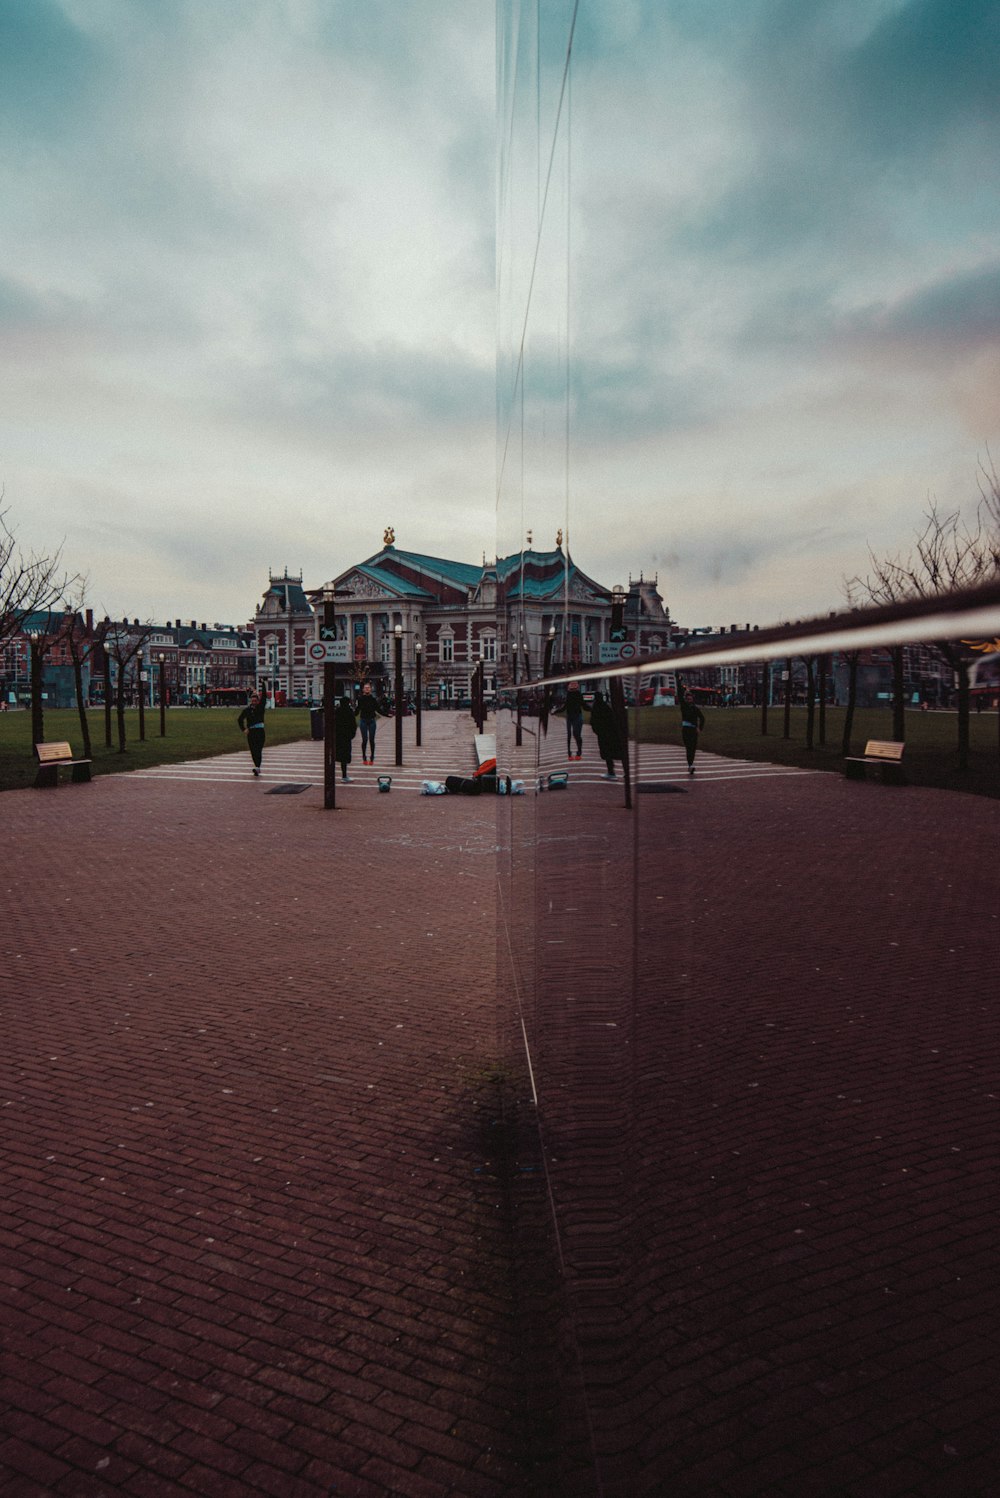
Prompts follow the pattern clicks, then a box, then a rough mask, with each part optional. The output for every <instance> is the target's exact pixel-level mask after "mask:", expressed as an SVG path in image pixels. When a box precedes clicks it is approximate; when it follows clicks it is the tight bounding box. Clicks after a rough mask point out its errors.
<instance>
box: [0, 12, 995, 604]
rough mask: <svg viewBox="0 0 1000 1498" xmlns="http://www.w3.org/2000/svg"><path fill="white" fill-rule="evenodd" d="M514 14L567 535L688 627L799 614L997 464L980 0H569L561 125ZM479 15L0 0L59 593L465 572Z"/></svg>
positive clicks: (480, 271) (29, 433)
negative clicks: (409, 562) (543, 192)
mask: <svg viewBox="0 0 1000 1498" xmlns="http://www.w3.org/2000/svg"><path fill="white" fill-rule="evenodd" d="M541 10H542V16H543V28H544V35H543V46H542V56H541V60H540V62H539V65H538V68H537V97H538V106H539V107H538V108H537V110H535V109H534V106H533V104H532V97H531V90H530V88H526V85H525V84H524V82H523V80H522V83H521V84H520V85H519V87H520V90H521V91H520V93H519V95H518V107H519V109H520V111H521V112H522V115H523V116H524V118H525V119H527V118H528V117H529V116H531V115H534V116H535V117H536V118H537V121H538V122H539V123H540V125H541V135H542V140H541V142H540V143H539V147H538V153H537V154H538V159H539V160H540V161H544V160H547V151H548V143H549V140H550V138H551V139H552V140H555V141H556V150H555V151H554V153H553V162H554V171H555V176H556V181H555V182H554V184H553V197H552V215H553V218H552V222H551V223H550V224H548V225H546V227H545V233H546V240H545V255H544V257H543V260H542V262H541V268H542V270H543V272H544V274H542V275H540V277H539V282H538V288H537V295H538V298H539V300H538V304H537V306H536V307H535V308H534V309H533V311H532V317H533V318H534V324H535V327H536V329H537V337H536V338H535V339H534V340H533V342H532V343H531V347H530V349H529V357H530V358H535V356H536V354H537V357H538V362H539V367H544V366H545V365H546V361H547V360H549V359H550V361H551V365H552V368H553V369H554V370H555V371H556V373H557V374H558V365H559V360H560V358H561V355H560V354H559V351H558V350H557V349H555V343H554V344H553V349H552V350H549V351H546V349H545V341H546V336H547V332H548V330H547V328H546V323H545V314H544V311H543V306H544V301H543V298H544V297H545V296H546V295H548V296H549V297H550V298H551V299H552V300H553V302H558V301H559V299H560V298H561V297H562V295H563V290H562V282H561V280H560V277H561V276H562V275H563V274H564V273H565V272H566V271H567V270H568V271H569V274H570V285H571V307H570V310H569V311H568V313H567V318H566V321H567V323H568V327H569V347H570V352H571V361H570V362H571V366H572V374H571V376H570V379H569V385H570V389H569V396H568V400H567V402H566V404H567V408H568V421H563V420H562V419H561V417H560V414H559V407H560V399H561V397H560V393H559V390H558V388H554V389H553V390H552V391H550V392H549V393H548V395H547V397H546V399H547V400H548V401H549V403H550V406H551V409H550V410H549V411H548V412H543V417H545V419H546V428H545V429H546V432H547V433H549V436H550V438H551V437H552V434H553V433H555V432H556V431H557V430H558V431H560V432H565V431H569V432H570V434H571V435H570V437H569V441H568V443H567V446H566V457H567V462H566V464H565V468H566V473H567V486H568V492H569V496H570V497H569V506H568V508H569V514H570V538H571V545H572V550H573V554H574V556H575V558H576V560H577V561H578V562H579V563H580V565H581V566H583V567H584V568H585V569H586V570H587V571H589V572H591V573H593V574H594V575H596V576H597V577H599V578H600V579H601V580H602V581H604V582H606V583H611V582H616V581H619V580H625V577H626V576H627V574H628V573H629V572H631V573H632V574H633V575H636V574H638V572H639V571H640V570H644V571H645V572H646V573H647V575H648V574H650V573H652V572H658V574H659V578H660V583H661V591H662V592H663V593H664V596H665V597H666V598H667V601H668V603H669V605H670V607H671V609H672V611H673V612H674V614H675V615H676V616H678V617H680V618H681V619H682V620H683V621H684V622H687V623H714V624H718V623H729V622H736V621H739V622H746V621H748V620H752V621H754V622H760V623H769V622H772V621H774V620H777V619H779V618H787V617H797V616H799V615H801V614H803V613H809V612H816V611H819V610H823V609H826V608H828V607H832V606H836V605H837V604H839V603H840V602H841V578H842V577H843V575H844V574H845V573H846V574H850V573H853V572H856V571H858V570H859V569H862V570H863V569H864V566H865V562H866V547H867V545H868V544H871V545H873V546H874V547H875V548H876V549H882V550H885V549H896V548H897V547H898V546H900V545H902V544H904V543H905V541H906V538H907V535H908V534H909V533H910V532H911V531H912V529H913V527H914V525H915V524H916V523H917V522H918V521H919V518H920V513H921V510H922V508H923V506H924V505H925V503H926V502H927V499H928V497H934V498H936V499H937V500H938V501H939V502H941V503H942V504H946V505H950V504H953V503H957V502H959V501H962V502H969V501H972V500H974V499H975V495H976V468H977V464H978V462H979V461H980V460H982V459H983V458H984V457H985V456H986V454H987V449H988V447H991V448H992V450H993V453H994V456H995V457H997V458H998V459H1000V430H998V428H1000V399H998V397H1000V211H998V210H1000V149H998V146H1000V142H998V139H997V122H998V113H1000V92H998V90H997V88H996V85H995V67H996V62H997V58H998V56H1000V0H996V3H993V0H601V3H597V0H580V4H579V8H578V11H577V18H576V25H577V31H576V36H575V52H574V61H573V68H572V89H571V107H570V106H568V107H567V111H566V113H565V114H564V116H563V117H562V120H561V123H560V126H559V130H558V131H555V130H554V124H553V121H554V113H553V106H552V103H551V101H552V99H553V98H554V96H555V95H554V90H555V89H556V87H557V83H558V78H559V57H560V49H561V46H562V40H563V38H564V35H565V32H566V27H567V24H568V21H569V19H570V17H571V15H572V12H573V0H541ZM534 13H535V5H534V0H530V3H525V4H523V5H522V6H521V7H520V8H519V24H520V28H521V30H522V33H523V34H522V44H523V43H524V39H525V37H526V36H527V33H528V32H529V31H530V29H531V27H532V25H533V20H532V17H533V16H534ZM494 40H495V15H494V5H493V3H492V0H365V3H364V4H359V3H357V0H239V3H236V0H0V73H2V77H0V115H2V137H0V152H2V155H0V172H2V179H0V193H2V201H3V205H4V207H3V211H2V216H0V224H2V235H0V337H2V339H3V342H4V345H5V348H4V354H5V357H4V359H3V366H2V367H3V375H2V378H3V400H2V406H0V480H2V482H3V485H4V488H5V493H6V500H5V502H6V504H7V505H8V506H9V509H10V517H11V519H12V520H13V522H14V523H15V524H16V526H17V528H18V531H19V533H20V535H21V537H22V539H23V540H24V541H25V542H27V543H29V544H32V545H35V546H37V547H39V548H42V549H50V548H51V547H52V546H53V545H54V544H58V543H59V542H60V541H64V546H65V550H64V556H65V560H66V563H67V564H68V565H69V566H70V567H71V568H72V569H74V570H76V569H79V570H82V571H84V572H86V573H87V574H88V575H89V579H90V583H89V596H90V601H91V603H92V604H93V606H94V607H95V608H96V609H98V610H100V611H104V610H105V609H107V610H109V611H111V612H113V613H121V612H124V613H127V614H130V615H138V616H140V617H153V618H158V619H163V618H171V617H177V616H181V617H184V618H188V617H190V618H195V617H197V618H199V619H201V618H205V619H209V620H215V619H220V620H229V621H239V620H242V619H245V618H247V617H248V616H249V615H250V614H251V613H252V611H253V608H254V606H255V604H256V602H257V600H258V599H259V597H260V594H261V593H262V591H263V589H264V587H265V586H266V582H267V572H268V569H269V568H280V567H282V566H284V565H285V564H286V563H287V565H288V566H289V567H291V568H293V569H295V570H298V569H300V568H301V569H302V570H303V571H304V573H305V578H306V582H307V584H310V583H318V582H321V581H323V580H324V579H325V578H326V577H329V576H331V575H332V574H333V573H335V572H338V571H340V570H342V569H343V568H344V567H346V566H347V565H348V564H349V563H351V562H354V561H356V560H359V559H361V558H363V557H365V556H367V555H369V554H370V553H372V552H373V551H375V550H376V549H377V548H378V546H379V544H380V542H381V537H382V530H383V527H384V526H385V525H387V524H392V525H393V526H394V527H395V530H396V537H397V541H398V543H399V544H400V545H401V546H404V547H408V548H410V549H413V550H419V551H426V552H432V553H437V554H441V555H448V556H453V557H457V558H460V559H462V560H468V561H478V560H479V559H480V558H481V556H482V554H483V552H486V553H488V554H492V553H493V551H494V549H495V546H496V536H497V527H496V514H495V499H496V488H497V480H496V466H495V438H494V432H495V421H494V415H495V407H494V398H495V343H496V326H497V318H496V299H495V290H494V284H495V226H494V219H495V201H496V194H495V186H494V162H495V146H494V136H495V113H496V111H495V99H494V92H495V91H494ZM529 52H530V48H527V50H526V53H525V56H526V57H527V55H528V53H529ZM525 77H527V70H526V72H525ZM556 137H558V139H556ZM568 144H569V145H570V147H571V148H570V149H568V150H567V145H568ZM522 176H523V174H522ZM567 183H569V184H570V193H569V195H570V199H571V203H572V208H571V211H570V212H569V213H568V214H567V215H566V216H565V220H564V230H565V232H563V231H561V230H559V229H558V228H557V227H556V221H557V216H558V214H559V213H560V212H561V211H562V209H561V207H560V203H561V202H562V199H561V197H560V194H562V195H563V198H564V197H565V190H566V185H567ZM516 191H517V192H518V193H521V194H522V195H523V194H524V193H525V192H528V195H529V196H530V195H533V194H534V191H535V188H534V185H533V184H532V185H530V190H529V185H528V184H526V182H525V181H523V180H520V181H519V182H518V183H517V184H516ZM501 320H502V319H501ZM562 333H563V334H564V333H565V328H564V329H563V330H562ZM559 336H562V335H561V334H560V333H559V330H558V329H553V338H554V340H555V342H558V338H559ZM563 351H564V350H563ZM557 356H558V357H557ZM543 383H544V382H543ZM555 385H556V386H558V379H556V381H555ZM502 403H503V399H502V400H501V404H502ZM542 404H543V405H544V402H543V403H542ZM553 440H554V439H553ZM560 440H563V439H560ZM557 466H558V464H557ZM527 487H528V491H529V492H528V494H527V508H526V510H525V513H526V514H527V515H528V517H529V520H530V521H531V523H532V524H534V526H535V534H536V542H537V543H544V544H551V541H552V540H554V536H552V537H549V536H548V534H547V531H548V529H552V528H553V526H554V519H555V518H556V517H557V512H558V509H559V506H558V505H556V506H553V505H551V504H550V503H549V502H548V500H545V499H542V500H539V501H538V503H537V513H536V500H535V498H534V497H533V496H532V494H531V492H530V490H531V481H530V475H529V478H528V480H527ZM501 509H502V514H501V545H502V546H503V547H506V546H507V545H508V544H509V541H510V537H511V535H512V520H511V517H512V515H514V516H515V520H516V524H514V527H513V528H514V529H517V528H519V526H520V511H519V510H517V506H516V505H514V504H512V501H511V499H510V498H509V497H508V496H507V495H506V492H505V498H504V502H503V505H502V507H501ZM515 511H516V515H515ZM533 517H534V518H533ZM625 517H627V521H628V523H627V524H622V523H621V521H622V519H623V518H625ZM609 520H610V521H611V523H610V524H609Z"/></svg>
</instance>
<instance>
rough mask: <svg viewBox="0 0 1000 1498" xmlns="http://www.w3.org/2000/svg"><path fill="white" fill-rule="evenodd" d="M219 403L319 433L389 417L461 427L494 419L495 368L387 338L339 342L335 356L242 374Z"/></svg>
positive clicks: (255, 420)
mask: <svg viewBox="0 0 1000 1498" xmlns="http://www.w3.org/2000/svg"><path fill="white" fill-rule="evenodd" d="M218 408H219V409H222V410H225V411H227V412H228V413H229V415H230V417H233V418H236V419H239V420H240V421H246V422H249V423H252V424H253V425H254V426H257V425H258V424H262V425H264V426H268V425H270V426H272V427H274V428H281V429H284V430H291V431H297V432H300V433H303V434H304V433H307V432H312V433H314V434H315V435H316V436H317V438H319V439H321V440H324V441H326V440H329V438H330V436H331V435H332V434H335V433H337V432H344V431H352V432H353V431H357V430H359V429H360V430H361V431H366V430H371V431H375V430H378V429H382V428H385V427H386V425H387V424H388V425H389V426H390V428H391V427H392V426H394V425H395V426H397V427H403V428H406V427H409V426H411V425H422V424H425V423H432V424H433V425H435V426H437V427H440V428H442V429H446V430H447V429H450V430H452V431H455V430H460V429H462V428H464V427H465V426H467V425H468V424H469V423H473V424H475V423H478V422H482V421H484V420H487V419H492V415H493V408H494V372H493V368H492V366H489V367H480V366H477V365H475V364H474V363H472V362H470V361H469V360H466V359H463V358H461V357H458V356H457V355H456V356H455V357H454V358H448V357H446V356H445V355H443V354H439V353H432V352H424V351H419V350H418V351H414V350H411V349H407V348H404V347H401V346H396V347H391V346H389V345H383V346H382V347H376V348H371V349H365V348H360V347H354V348H351V349H340V350H337V351H336V352H335V353H332V354H331V355H330V356H329V357H319V358H315V359H307V358H299V359H290V358H287V357H286V358H285V359H284V360H283V361H282V362H281V363H280V364H279V365H276V366H274V367H269V368H266V369H262V370H261V371H259V372H258V373H256V374H247V375H244V376H243V377H242V378H240V377H239V376H238V374H237V373H236V372H235V371H234V372H233V385H232V389H231V393H229V394H227V395H225V396H222V397H220V398H219V402H218Z"/></svg>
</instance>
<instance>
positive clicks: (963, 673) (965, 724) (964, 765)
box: [955, 656, 969, 770]
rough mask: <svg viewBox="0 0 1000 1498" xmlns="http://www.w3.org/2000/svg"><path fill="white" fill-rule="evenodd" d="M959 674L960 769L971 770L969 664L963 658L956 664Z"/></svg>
mask: <svg viewBox="0 0 1000 1498" xmlns="http://www.w3.org/2000/svg"><path fill="white" fill-rule="evenodd" d="M955 670H956V671H957V672H958V768H959V769H960V770H967V769H968V768H969V663H968V661H967V660H963V658H962V657H961V656H959V658H958V659H957V660H956V662H955Z"/></svg>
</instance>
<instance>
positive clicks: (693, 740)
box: [677, 687, 705, 775]
mask: <svg viewBox="0 0 1000 1498" xmlns="http://www.w3.org/2000/svg"><path fill="white" fill-rule="evenodd" d="M677 699H678V702H679V703H680V709H681V738H682V739H683V740H684V752H685V754H686V755H687V765H688V774H689V775H693V774H694V752H695V750H696V749H697V747H698V734H699V733H700V732H701V730H702V729H703V728H704V726H705V714H704V713H703V712H702V710H701V708H700V707H699V706H698V704H697V703H696V702H693V701H692V700H691V698H690V697H688V696H687V694H686V693H685V691H684V688H683V687H679V688H678V692H677Z"/></svg>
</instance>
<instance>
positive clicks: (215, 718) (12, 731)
mask: <svg viewBox="0 0 1000 1498" xmlns="http://www.w3.org/2000/svg"><path fill="white" fill-rule="evenodd" d="M236 718H237V713H236V712H235V711H234V710H233V709H232V708H229V707H225V708H222V707H217V708H213V707H209V708H187V707H183V708H181V707H175V708H170V709H169V710H168V712H167V733H166V737H165V738H162V739H161V738H160V710H159V708H153V709H152V710H150V709H147V711H146V738H145V741H144V742H141V743H140V741H139V713H138V710H135V709H131V710H129V711H128V712H126V714H125V735H126V744H125V753H124V754H119V753H118V724H117V721H116V719H115V717H114V715H113V714H112V720H111V737H112V740H113V744H112V747H111V748H110V749H108V748H106V747H105V743H104V710H103V709H100V710H98V711H96V712H91V713H90V715H89V722H90V741H91V748H92V751H93V761H94V763H93V765H92V766H91V773H92V774H94V775H114V774H116V773H119V772H120V771H122V770H138V769H141V768H144V767H146V766H149V765H160V764H169V763H170V762H171V761H173V760H179V759H204V758H205V757H206V756H208V755H211V754H226V753H229V752H230V751H232V750H234V749H240V748H242V747H243V745H244V743H245V740H244V738H243V735H242V733H241V732H240V730H239V729H238V728H237V726H236ZM308 737H309V709H308V708H305V707H285V708H275V709H274V710H273V711H271V712H269V713H268V715H267V742H268V743H269V744H288V743H290V742H292V741H293V740H295V739H307V738H308ZM45 738H46V741H47V742H48V743H50V744H51V743H53V742H58V741H59V740H61V739H68V740H69V742H70V744H71V745H72V747H73V752H74V754H76V755H81V754H82V751H83V738H82V735H81V733H80V718H79V714H78V713H77V711H76V709H75V708H58V709H51V710H50V711H47V712H46V714H45ZM35 770H36V764H35V756H34V754H33V752H32V746H31V714H30V713H28V712H12V713H0V791H10V790H17V789H18V788H19V787H21V786H26V785H31V784H32V782H33V781H34V778H35ZM68 778H69V771H68V770H64V771H63V772H62V775H61V776H60V779H68Z"/></svg>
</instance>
